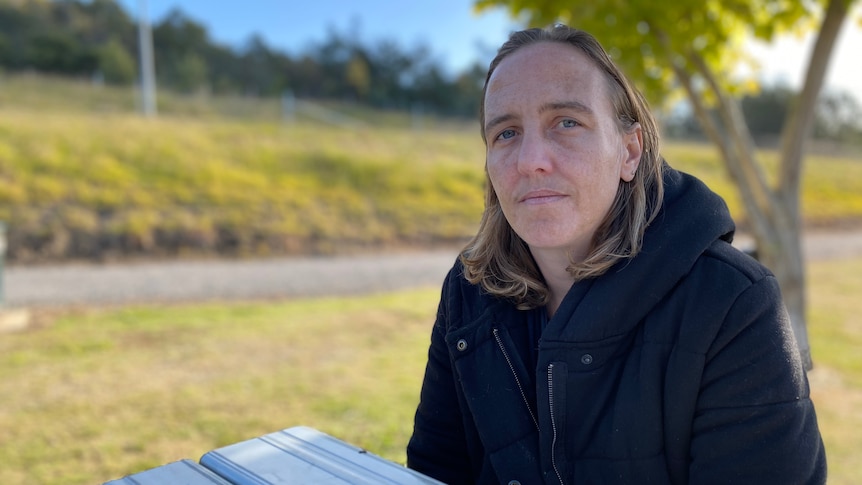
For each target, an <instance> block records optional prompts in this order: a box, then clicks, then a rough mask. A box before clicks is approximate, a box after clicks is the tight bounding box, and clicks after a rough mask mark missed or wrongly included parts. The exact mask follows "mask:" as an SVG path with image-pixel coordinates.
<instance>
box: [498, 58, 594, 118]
mask: <svg viewBox="0 0 862 485" xmlns="http://www.w3.org/2000/svg"><path fill="white" fill-rule="evenodd" d="M551 98H562V99H553V100H552V101H554V102H556V101H571V100H576V101H578V102H580V103H581V104H584V105H586V106H589V107H590V108H591V109H593V110H597V111H601V110H604V109H610V108H611V106H610V99H609V96H608V89H607V82H606V77H605V75H604V73H603V72H602V70H601V69H600V68H599V67H598V66H597V65H596V63H595V61H593V60H592V59H590V58H589V57H588V56H587V55H586V54H585V53H584V52H583V51H581V50H580V49H578V48H577V47H574V46H572V45H570V44H566V43H562V42H539V43H536V44H531V45H528V46H524V47H521V48H519V49H518V50H516V51H515V52H513V53H511V54H509V55H508V56H507V57H506V58H504V59H503V60H502V61H500V64H499V65H498V66H497V68H496V69H495V70H494V72H493V73H492V74H491V77H490V78H489V79H488V87H487V90H486V92H485V100H484V103H485V109H486V111H488V110H491V109H501V108H504V106H506V105H510V104H512V103H515V102H519V101H525V100H526V101H536V102H542V101H547V100H551Z"/></svg>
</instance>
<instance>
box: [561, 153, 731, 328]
mask: <svg viewBox="0 0 862 485" xmlns="http://www.w3.org/2000/svg"><path fill="white" fill-rule="evenodd" d="M663 180H664V189H665V193H664V200H663V202H662V207H661V210H660V212H659V214H658V215H657V216H656V218H655V220H654V221H653V222H652V224H650V226H649V227H648V228H647V230H646V232H645V233H644V239H643V246H642V249H641V251H640V253H638V255H637V256H635V257H634V258H633V259H630V260H626V261H623V262H621V263H619V264H618V265H616V266H615V267H613V268H611V269H610V270H608V272H607V273H605V274H604V275H602V276H600V277H598V278H593V279H588V280H584V281H581V282H578V283H576V284H574V285H573V286H572V288H571V289H570V290H569V293H568V294H567V295H566V298H565V299H564V300H563V303H562V304H561V306H560V308H559V309H558V310H557V312H556V314H555V315H554V318H552V320H551V321H550V322H549V325H555V324H556V325H565V328H560V329H558V331H559V334H560V335H561V336H562V337H563V338H564V339H565V340H571V341H596V340H602V339H605V338H608V337H612V336H614V335H619V334H623V333H627V332H628V331H629V330H630V329H631V328H632V327H633V326H635V325H637V323H638V322H639V321H640V320H641V319H642V318H643V317H644V316H645V315H646V314H647V313H649V311H650V310H651V309H652V308H653V307H654V306H655V305H656V304H658V303H659V302H660V301H661V300H662V299H663V298H664V296H665V295H666V294H667V293H668V292H669V291H671V289H672V288H673V287H674V286H675V285H676V284H677V282H679V280H680V279H682V278H683V277H684V276H685V275H686V274H688V272H689V271H690V270H691V268H692V267H693V266H694V264H695V262H696V261H697V259H698V257H699V256H700V255H701V254H703V252H704V251H705V250H706V249H707V248H709V247H710V246H711V245H712V244H714V243H715V242H716V241H719V240H722V241H726V242H728V243H729V242H731V241H732V240H733V233H734V230H735V225H734V223H733V219H732V218H731V217H730V211H729V210H728V208H727V204H725V202H724V200H723V199H722V198H721V197H719V196H718V194H716V193H715V192H712V191H711V190H710V189H709V188H707V186H706V185H705V184H704V183H703V182H701V181H700V180H698V179H696V178H694V177H692V176H690V175H688V174H685V173H682V172H679V171H676V170H674V169H672V168H670V167H669V166H668V165H666V164H665V166H664V175H663ZM572 321H573V322H581V323H580V324H578V325H566V322H572Z"/></svg>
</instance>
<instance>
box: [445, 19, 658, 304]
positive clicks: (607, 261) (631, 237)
mask: <svg viewBox="0 0 862 485" xmlns="http://www.w3.org/2000/svg"><path fill="white" fill-rule="evenodd" d="M540 42H560V43H565V44H569V45H572V46H574V47H576V48H577V49H580V50H581V51H582V52H583V53H584V54H586V55H587V57H589V58H590V59H592V61H593V62H594V63H595V65H596V66H597V67H598V68H599V69H600V70H601V71H602V73H603V74H604V76H605V79H606V80H607V87H608V89H607V92H608V93H609V95H610V98H611V99H610V101H611V105H612V106H613V109H614V113H615V114H616V117H617V121H618V127H619V129H620V130H621V132H623V133H630V132H631V130H632V129H633V127H634V125H635V123H638V124H640V126H641V132H642V153H641V158H640V163H639V164H638V167H637V171H636V172H635V176H634V178H633V179H632V180H631V181H630V182H624V181H623V180H620V184H619V187H618V188H617V194H616V198H615V199H614V202H613V204H612V205H611V208H610V210H609V211H608V214H607V216H606V217H605V219H604V220H603V222H602V223H601V224H600V225H599V228H598V230H597V231H596V234H595V236H594V238H593V241H592V246H591V248H590V250H589V252H588V255H587V257H586V258H585V259H584V260H583V261H572V262H571V263H570V264H569V266H568V268H567V270H568V271H569V273H570V274H571V275H572V276H573V277H574V278H575V280H576V281H578V280H582V279H586V278H591V277H596V276H599V275H601V274H603V273H605V272H606V271H607V270H608V269H610V268H611V267H612V266H614V265H615V264H616V263H618V262H620V261H621V260H624V259H628V258H633V257H634V256H635V255H637V253H638V252H639V251H640V248H641V245H642V242H643V235H644V231H645V230H646V227H647V226H648V225H649V224H650V222H652V220H653V219H654V218H655V216H656V214H658V211H659V208H660V206H661V200H662V197H663V195H664V188H663V185H662V167H663V163H664V162H663V160H662V158H661V156H660V154H659V136H658V128H657V125H656V121H655V119H654V118H653V115H652V113H651V112H650V110H649V106H648V104H647V102H646V100H645V99H644V97H643V95H642V94H641V93H640V92H639V91H638V90H637V89H635V87H634V86H633V85H632V84H631V82H630V81H629V80H628V79H627V78H626V77H625V75H624V74H623V73H622V71H621V70H620V69H619V68H618V67H617V66H616V65H615V64H614V62H613V60H611V58H610V56H609V55H608V53H607V52H606V51H605V50H604V48H603V47H602V46H601V44H599V42H598V41H597V40H596V39H595V38H594V37H593V36H592V35H590V34H588V33H586V32H584V31H581V30H577V29H573V28H571V27H567V26H565V25H554V26H552V27H548V28H545V29H528V30H523V31H519V32H514V33H513V34H511V35H510V36H509V40H508V41H506V43H504V44H503V45H502V46H501V47H500V50H499V51H498V52H497V56H496V57H495V58H494V60H493V61H491V65H490V67H489V68H488V74H487V76H486V78H485V87H484V88H483V90H482V103H481V108H480V111H479V121H480V127H484V126H485V105H484V99H485V95H486V93H487V89H488V80H489V79H490V78H491V75H492V74H493V73H494V70H495V69H496V68H497V66H499V65H500V62H502V61H503V60H504V59H505V58H506V57H508V56H509V55H511V54H512V53H513V52H515V51H517V50H518V49H521V48H522V47H525V46H529V45H533V44H537V43H540ZM482 140H483V141H484V142H485V145H486V146H487V143H488V140H487V139H486V138H485V133H484V130H482ZM461 261H462V263H463V265H464V276H465V277H466V278H467V280H468V281H469V282H471V283H473V284H479V285H481V286H482V287H483V289H484V290H485V291H487V292H488V293H490V294H492V295H496V296H500V297H504V298H509V299H511V300H513V301H514V302H515V304H516V305H517V307H518V308H520V309H530V308H536V307H540V306H543V305H545V304H546V303H547V302H548V300H549V298H550V294H549V290H548V287H547V285H546V284H545V281H544V279H543V278H542V274H541V272H540V271H539V268H538V266H537V265H536V263H535V261H534V259H533V257H532V254H531V252H530V248H529V247H528V246H527V243H525V242H524V240H523V239H521V238H520V237H519V236H518V235H517V234H516V233H515V231H514V230H513V229H512V227H511V226H510V225H509V223H508V221H507V220H506V217H505V216H504V215H503V210H502V208H501V207H500V201H499V199H498V198H497V194H496V192H495V191H494V187H493V186H492V185H491V180H490V177H489V176H488V166H487V163H486V165H485V211H484V213H483V214H482V220H481V222H480V223H479V229H478V231H477V233H476V235H475V236H474V237H473V239H472V240H471V241H470V242H469V243H468V244H467V246H466V247H465V248H464V250H463V251H462V252H461Z"/></svg>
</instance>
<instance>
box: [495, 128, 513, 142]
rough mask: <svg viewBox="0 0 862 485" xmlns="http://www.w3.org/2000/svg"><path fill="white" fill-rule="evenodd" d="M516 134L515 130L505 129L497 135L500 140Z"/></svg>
mask: <svg viewBox="0 0 862 485" xmlns="http://www.w3.org/2000/svg"><path fill="white" fill-rule="evenodd" d="M515 135H516V133H515V130H503V131H502V132H501V133H500V134H499V135H497V139H498V140H508V139H510V138H512V137H514V136H515Z"/></svg>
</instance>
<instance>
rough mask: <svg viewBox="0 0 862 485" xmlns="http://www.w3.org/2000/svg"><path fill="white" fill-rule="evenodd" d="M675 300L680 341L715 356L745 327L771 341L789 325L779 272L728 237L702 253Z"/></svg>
mask: <svg viewBox="0 0 862 485" xmlns="http://www.w3.org/2000/svg"><path fill="white" fill-rule="evenodd" d="M671 300H672V301H674V302H675V303H674V305H675V307H676V308H675V310H676V311H677V312H678V313H679V314H680V321H681V326H680V328H679V332H680V333H679V339H680V343H682V344H683V345H684V346H685V347H687V348H689V349H690V350H693V351H696V352H697V353H701V354H714V353H715V352H716V351H717V350H719V349H720V348H722V347H724V346H725V345H726V344H727V343H728V342H730V341H732V340H733V339H734V338H735V336H737V335H739V334H740V333H743V332H745V331H746V330H751V329H753V328H754V329H756V330H757V332H756V333H758V334H760V335H761V336H762V337H764V338H767V339H769V338H770V337H769V335H773V336H775V335H783V334H785V335H786V333H787V331H788V328H789V322H788V320H787V315H786V311H785V310H784V302H783V300H782V297H781V290H780V289H779V286H778V281H777V280H776V278H775V276H774V275H773V274H772V272H771V271H770V270H769V269H768V268H766V267H765V266H763V265H762V264H760V263H759V262H758V261H757V260H755V259H754V258H752V257H750V256H748V255H747V254H745V253H743V252H741V251H739V250H738V249H736V248H734V247H732V246H731V245H730V244H729V243H727V242H724V241H716V242H715V243H713V244H712V245H710V247H709V248H708V249H707V250H706V251H704V252H703V254H702V255H701V256H700V257H699V258H698V260H697V262H696V263H695V265H694V266H693V267H692V268H691V271H690V272H689V273H688V275H686V277H685V278H684V279H683V281H682V282H681V283H680V285H679V286H678V287H677V289H676V290H675V291H674V296H673V298H671Z"/></svg>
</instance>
